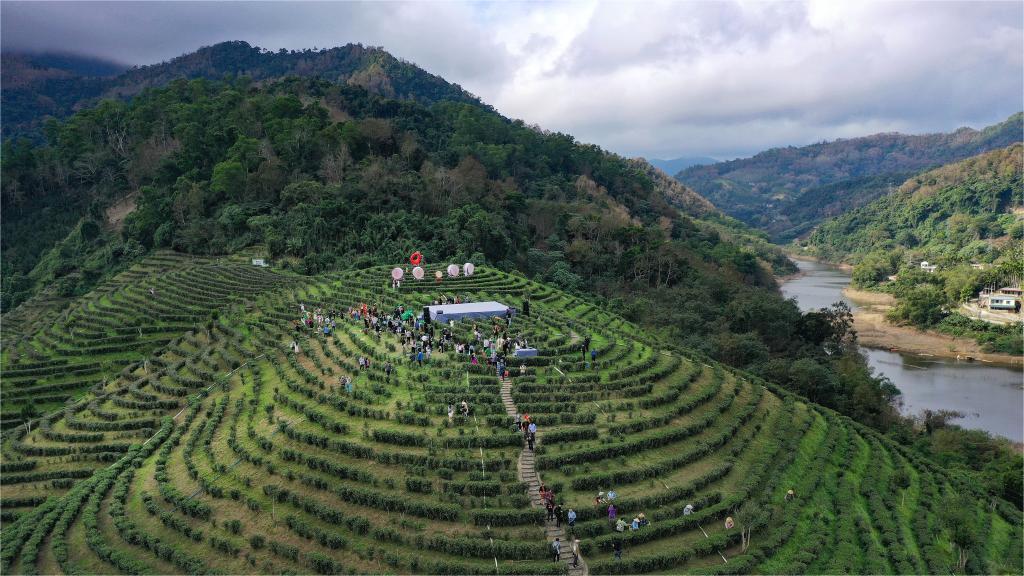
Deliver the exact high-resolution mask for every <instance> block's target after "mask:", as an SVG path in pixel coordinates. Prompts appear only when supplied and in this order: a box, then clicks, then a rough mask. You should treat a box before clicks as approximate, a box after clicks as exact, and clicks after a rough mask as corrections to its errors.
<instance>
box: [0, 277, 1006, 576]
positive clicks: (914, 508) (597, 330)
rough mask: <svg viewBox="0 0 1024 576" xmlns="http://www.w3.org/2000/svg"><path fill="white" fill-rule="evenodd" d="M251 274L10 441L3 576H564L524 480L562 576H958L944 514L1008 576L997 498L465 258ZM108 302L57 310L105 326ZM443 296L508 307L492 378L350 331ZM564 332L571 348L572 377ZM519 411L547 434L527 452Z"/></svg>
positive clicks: (460, 362)
mask: <svg viewBox="0 0 1024 576" xmlns="http://www.w3.org/2000/svg"><path fill="white" fill-rule="evenodd" d="M208 266H211V267H212V266H216V263H209V264H208ZM200 268H201V267H200ZM229 270H234V268H205V269H199V270H197V271H196V272H195V273H191V274H186V273H185V272H184V271H180V272H175V271H165V272H159V271H152V272H150V273H143V274H140V275H139V276H138V277H136V278H134V279H133V280H132V281H131V282H129V284H133V285H137V286H138V289H136V290H132V289H130V287H129V288H118V289H117V290H115V291H114V292H113V293H114V294H121V293H125V294H126V295H125V296H123V297H122V296H119V297H118V298H119V301H125V302H127V301H128V300H130V299H131V297H130V296H131V295H132V294H135V295H138V293H139V292H140V291H141V292H142V295H143V296H145V294H147V293H148V290H147V289H148V287H150V286H151V285H152V283H153V282H155V281H156V280H157V279H160V278H171V279H175V280H174V281H175V282H180V283H181V285H182V286H183V287H182V288H180V289H171V290H168V292H171V291H172V290H173V292H174V296H173V297H166V298H164V299H160V298H159V290H160V288H159V287H158V288H157V291H158V300H159V302H157V303H156V304H154V305H153V306H152V308H153V309H154V310H158V311H159V313H161V314H164V315H166V316H165V318H173V317H174V315H175V314H179V313H180V314H182V315H191V314H193V313H195V312H196V306H195V302H197V301H199V300H200V299H203V298H205V297H207V296H205V293H206V292H208V293H209V294H211V295H212V294H215V293H216V294H229V295H230V294H243V293H244V292H243V290H245V289H246V288H247V287H249V286H253V285H255V284H254V283H255V280H259V278H258V277H254V279H253V281H250V280H249V279H245V280H244V281H242V280H239V278H242V277H243V276H234V274H236V272H230V273H228V271H229ZM244 270H245V271H243V269H239V270H238V272H237V274H239V275H244V274H249V273H253V272H249V270H250V268H248V267H244ZM434 271H435V270H434V269H433V268H432V269H430V270H428V274H433V272H434ZM255 273H258V274H261V273H262V272H255ZM232 278H235V280H232ZM270 278H271V277H267V279H268V280H269V279H270ZM272 278H274V279H275V280H274V281H273V282H270V283H269V284H267V288H266V289H265V290H262V291H258V292H256V293H253V294H251V295H247V296H245V297H244V298H238V299H234V300H231V301H228V302H225V303H223V305H221V306H220V307H218V308H217V310H218V313H217V315H216V317H214V316H213V315H209V314H208V315H207V316H205V317H204V319H203V320H202V321H200V322H199V323H198V324H197V325H196V326H195V327H192V326H191V325H189V329H188V330H187V331H185V332H184V333H183V334H181V335H179V336H175V337H173V338H172V339H171V340H170V341H169V342H167V343H166V344H164V345H162V346H159V347H157V348H154V349H153V351H152V352H149V353H148V354H146V355H145V356H144V357H143V358H142V359H140V360H134V361H132V362H131V363H129V364H128V365H127V366H126V367H124V368H121V369H119V371H118V372H117V373H116V374H115V375H114V376H112V377H111V379H110V381H109V382H107V384H106V385H105V386H103V387H101V388H97V389H95V390H92V389H90V390H88V391H86V392H85V393H84V396H83V397H82V398H81V400H80V401H79V402H77V403H75V404H73V406H72V407H71V408H70V409H68V410H67V411H59V412H57V413H56V414H54V415H53V416H52V417H50V418H47V428H45V429H44V428H43V427H42V426H40V427H39V428H38V429H34V430H33V432H32V433H27V431H24V429H23V428H21V429H15V430H13V431H11V432H10V433H9V434H8V435H5V437H4V439H3V444H2V466H3V468H2V471H0V474H2V475H0V482H2V484H3V502H2V504H3V507H4V513H5V514H7V513H8V510H11V517H13V518H14V519H13V521H10V522H6V523H5V524H4V528H3V531H2V533H0V570H2V571H3V572H4V573H25V574H28V573H46V574H60V573H65V574H67V573H82V574H87V573H103V574H108V573H131V574H136V573H168V574H174V573H207V572H214V571H216V572H227V573H282V572H293V573H312V572H318V573H430V574H439V573H448V574H496V573H497V574H565V573H568V572H569V567H568V564H567V562H566V560H567V555H566V554H565V553H563V554H562V556H561V558H559V561H557V562H556V561H552V560H553V558H552V556H551V553H550V550H551V548H550V538H552V537H554V535H555V533H554V532H553V531H552V530H551V527H550V526H549V525H548V524H546V523H545V521H544V512H543V511H541V510H540V509H539V508H538V507H537V506H536V496H537V493H536V488H537V482H538V481H539V479H540V478H543V480H544V483H545V484H546V485H547V486H549V487H551V488H552V489H553V490H554V491H555V493H556V494H558V495H559V499H560V500H561V501H562V502H563V505H564V506H565V508H566V509H568V508H569V507H572V508H573V509H574V510H576V512H577V514H578V516H577V522H576V526H575V532H576V534H577V536H578V537H579V538H580V540H581V548H582V552H583V556H584V557H585V558H586V563H585V568H583V569H582V570H580V571H579V572H577V573H583V572H585V573H590V574H624V573H628V574H640V573H666V572H667V573H718V572H723V571H727V572H730V573H732V572H769V573H810V572H813V573H825V572H840V571H841V572H848V573H867V572H871V573H891V572H901V573H926V572H927V573H938V572H950V571H957V570H956V564H957V560H958V551H957V550H955V548H953V547H951V546H950V533H949V530H948V527H947V523H946V521H945V520H944V518H945V516H946V509H944V508H943V506H944V503H946V502H948V501H952V500H950V499H951V498H955V501H956V502H957V503H958V506H960V507H961V509H962V510H963V511H964V512H965V514H964V518H965V521H969V522H970V523H971V527H972V530H973V532H972V534H973V535H974V536H975V543H973V544H969V545H968V550H967V558H968V561H967V566H965V567H964V570H959V571H957V573H961V572H964V571H968V572H1014V573H1019V572H1020V571H1021V561H1020V558H1021V544H1020V542H1021V536H1022V526H1021V524H1022V517H1021V514H1020V512H1019V511H1017V510H1015V509H1014V508H1013V507H1012V506H1011V505H1009V504H1008V503H1005V502H1001V501H995V502H992V501H991V500H989V499H987V498H982V497H981V496H980V494H979V492H978V491H977V490H976V488H975V487H973V486H971V485H969V484H968V483H967V482H965V481H964V480H963V479H962V478H959V477H956V476H951V475H949V474H946V473H945V472H944V471H943V470H941V469H939V468H938V467H936V466H935V465H933V464H931V463H929V462H926V461H923V460H921V459H920V458H918V457H916V456H915V455H914V454H912V453H910V452H908V451H906V450H903V449H901V448H899V447H897V446H895V445H894V444H892V443H891V442H889V441H888V440H887V439H886V438H884V437H882V436H879V435H877V434H875V433H874V432H872V431H870V430H867V429H865V428H863V427H861V426H859V425H857V424H855V423H853V422H852V421H850V420H849V419H847V418H844V417H841V416H839V415H837V414H835V413H834V412H831V411H829V410H826V409H823V408H821V407H818V406H815V405H814V404H810V403H808V402H806V401H804V400H803V399H801V398H798V397H795V396H793V395H791V394H787V393H785V392H784V391H782V390H779V389H776V388H774V387H771V386H770V385H769V384H766V383H763V382H760V381H757V380H755V379H753V378H751V377H749V376H748V375H746V374H742V373H737V372H734V371H731V370H729V369H727V368H725V367H723V366H720V365H718V364H715V363H713V362H710V361H707V360H705V359H703V358H700V357H697V356H694V355H689V354H685V353H681V351H679V350H674V349H673V348H672V346H671V345H670V344H671V343H668V342H664V341H660V340H658V339H656V338H653V337H651V336H650V335H647V334H645V333H644V332H643V331H642V330H640V329H639V328H638V327H636V326H635V325H632V324H630V323H628V322H626V321H624V320H623V319H622V318H619V317H616V316H614V315H611V314H608V313H606V312H604V311H602V310H600V309H598V308H596V307H594V306H592V305H590V304H589V303H587V302H586V301H584V300H581V299H580V298H578V297H574V296H571V295H568V294H565V293H563V292H560V291H558V290H555V289H552V288H551V287H550V286H546V285H542V284H538V283H534V282H530V281H528V280H526V279H524V278H522V277H520V276H513V275H508V274H504V273H500V272H497V271H495V270H494V269H491V268H489V267H486V266H481V267H479V268H478V272H477V273H476V274H475V275H473V276H471V277H468V278H467V277H459V278H445V279H444V280H443V281H442V282H440V283H437V282H434V281H426V282H421V283H417V282H408V283H405V284H403V286H402V289H401V290H400V291H395V290H391V289H389V288H388V287H387V286H388V283H387V279H388V269H387V268H383V267H380V268H370V269H366V270H359V271H351V272H345V273H338V274H332V275H327V276H321V277H316V278H310V279H304V280H295V279H291V278H289V277H285V276H280V275H274V276H272ZM189 279H191V280H189ZM243 285H245V286H244V287H243ZM103 294H104V293H100V292H97V293H95V294H91V295H88V296H86V297H85V299H84V300H82V301H81V302H80V303H76V305H80V306H85V305H86V303H89V304H88V305H89V306H102V307H104V309H105V310H109V309H110V308H109V306H107V305H106V302H104V300H103ZM442 294H443V295H445V296H453V295H458V296H460V297H461V298H463V299H470V300H473V301H484V300H497V301H500V302H505V303H508V304H512V305H515V306H519V305H520V303H521V301H522V300H523V299H524V298H525V297H526V296H527V295H529V297H530V300H531V303H532V306H531V312H532V313H531V315H530V316H529V317H525V316H522V317H516V318H515V320H514V321H513V323H512V329H511V331H510V332H509V336H511V337H512V338H517V337H518V338H525V339H526V340H528V342H529V344H530V346H531V347H535V348H537V349H538V350H539V351H540V355H539V356H538V357H535V358H526V359H522V360H514V361H513V362H512V363H511V366H510V369H511V372H512V374H513V375H514V376H513V378H514V380H513V381H511V382H503V381H501V380H499V379H497V378H496V377H495V373H494V370H493V368H488V367H486V366H484V365H481V364H485V362H484V361H483V360H482V356H481V360H480V361H479V363H473V362H472V361H471V360H470V357H469V356H468V354H465V353H461V354H460V353H458V352H456V351H455V350H453V348H452V347H451V346H446V347H444V349H443V350H442V349H441V348H440V347H435V348H434V349H433V350H432V351H431V354H429V355H425V357H424V358H423V359H422V363H421V362H420V359H419V358H418V357H417V356H415V355H411V349H410V347H409V344H408V342H407V340H406V339H405V338H399V337H397V336H396V335H394V334H393V333H391V332H389V331H387V330H382V331H380V332H378V331H377V330H376V327H375V326H374V325H373V324H372V323H371V322H370V321H369V320H368V319H367V317H366V316H365V315H361V316H360V317H359V318H356V317H354V314H351V313H350V312H351V310H352V309H362V305H363V304H364V303H365V304H366V305H367V308H368V309H372V308H373V307H375V306H376V307H378V308H379V309H380V310H383V311H386V312H388V313H390V312H391V311H392V310H393V309H394V308H395V307H396V306H400V305H404V306H406V307H407V308H409V309H412V310H419V309H420V307H421V306H423V305H424V304H426V303H429V302H431V301H433V300H435V299H438V298H440V297H441V296H442ZM196 295H198V296H196ZM211 301H212V300H211ZM139 305H140V306H141V305H142V304H141V303H140V304H139ZM302 307H305V309H306V310H308V311H316V310H317V309H320V311H321V312H323V311H327V312H328V313H329V312H331V311H336V312H338V314H337V315H336V317H335V318H336V323H335V326H334V327H333V329H331V330H328V331H327V333H325V332H324V331H323V330H322V329H310V328H308V327H303V326H301V325H297V324H296V323H295V321H296V320H297V319H298V318H299V315H300V313H301V309H302ZM115 308H116V305H115ZM91 309H97V308H91ZM165 321H168V322H170V321H171V320H165ZM174 321H176V322H179V323H180V324H182V325H184V324H186V323H187V322H186V321H185V320H181V319H175V320H174ZM497 323H498V324H501V320H500V319H498V321H497ZM473 324H474V323H473V321H465V322H459V323H455V324H454V325H452V326H439V327H436V329H437V330H444V329H447V330H450V331H451V333H452V338H453V339H454V341H455V342H460V343H471V344H473V345H474V348H475V351H477V352H478V353H480V351H481V349H482V348H483V347H484V342H483V341H484V340H489V339H492V338H493V331H492V330H493V329H492V328H491V327H492V320H491V319H481V320H477V326H476V328H477V330H479V332H480V333H481V336H480V338H479V339H477V336H476V334H475V332H474V325H473ZM404 329H408V330H412V329H413V326H412V325H411V324H410V323H406V324H405V325H404ZM573 335H579V336H581V337H589V338H590V339H591V347H592V348H593V349H594V350H596V358H594V359H593V361H591V360H592V359H591V357H590V356H589V355H587V356H583V355H582V354H581V351H580V346H579V344H578V339H576V338H574V336H573ZM414 336H418V334H416V335H414ZM35 342H36V344H38V345H39V346H40V347H39V348H38V352H39V353H41V354H42V353H45V352H46V349H45V346H43V342H42V341H38V340H36V341H35ZM296 349H297V351H296ZM21 350H22V351H23V352H26V353H27V350H28V347H27V345H24V344H23V348H22V349H21ZM5 351H6V348H5ZM360 360H362V361H360ZM5 361H6V359H5ZM389 365H390V366H391V367H392V368H393V369H392V370H390V371H388V370H386V369H385V368H386V367H387V366H389ZM5 386H6V384H5ZM462 402H466V404H467V406H468V408H469V411H470V416H468V417H465V416H463V415H462V414H461V413H459V411H458V410H456V409H455V408H454V407H455V406H459V405H461V403H462ZM449 407H452V408H451V412H452V413H451V415H449ZM515 411H519V412H521V413H529V414H530V415H531V417H532V418H533V420H534V421H536V422H537V424H538V426H539V428H540V430H541V432H542V434H541V441H540V443H539V444H538V445H537V447H536V450H535V452H534V453H533V454H532V458H531V455H529V454H526V455H524V450H523V445H522V437H521V435H520V434H518V433H515V432H514V431H513V430H512V422H513V420H512V418H513V416H514V413H515ZM19 430H22V431H21V432H19ZM531 463H532V466H531ZM531 472H532V474H531ZM609 489H611V490H615V491H616V492H617V493H618V498H617V499H616V506H617V507H618V514H619V516H620V517H621V518H623V519H625V520H626V521H627V522H628V521H630V520H632V519H633V518H634V517H639V514H640V513H643V514H644V515H645V517H646V518H647V519H648V520H650V524H649V525H646V526H643V527H641V528H639V529H638V530H629V529H626V530H624V531H622V532H619V531H616V530H615V528H614V525H613V524H610V523H609V522H608V519H607V512H606V510H605V508H606V507H605V506H601V507H599V506H596V505H595V504H594V496H595V494H597V493H598V491H605V492H607V491H608V490H609ZM790 489H792V490H794V492H795V494H796V499H795V500H793V501H787V500H785V498H784V496H785V494H786V491H787V490H790ZM50 494H53V495H54V497H52V498H49V499H44V498H45V496H47V495H50ZM689 506H692V508H688V507H689ZM687 510H691V511H692V513H689V514H688V513H687ZM727 517H732V518H733V519H734V520H735V525H734V526H733V527H732V528H726V526H725V519H726V518H727ZM822 527H827V529H822ZM741 531H744V532H746V533H748V534H750V536H751V537H750V540H749V542H748V545H746V546H744V542H743V538H742V537H741ZM563 540H568V537H567V536H566V537H565V538H563ZM616 542H619V543H621V545H622V549H623V554H622V557H621V559H616V558H615V557H614V555H613V545H614V544H615V543H616ZM566 544H567V545H566V546H565V547H564V548H563V550H564V551H566V552H567V551H568V548H569V546H568V542H567V543H566ZM726 561H727V563H726Z"/></svg>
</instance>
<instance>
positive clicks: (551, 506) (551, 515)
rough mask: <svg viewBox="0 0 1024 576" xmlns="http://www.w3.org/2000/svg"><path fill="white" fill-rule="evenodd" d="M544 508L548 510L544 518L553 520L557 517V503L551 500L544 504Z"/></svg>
mask: <svg viewBox="0 0 1024 576" xmlns="http://www.w3.org/2000/svg"><path fill="white" fill-rule="evenodd" d="M544 508H545V509H546V510H547V516H545V517H544V520H553V519H554V518H555V505H554V504H552V503H551V502H550V501H549V502H547V503H546V504H545V505H544Z"/></svg>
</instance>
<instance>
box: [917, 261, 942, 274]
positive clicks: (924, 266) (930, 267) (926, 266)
mask: <svg viewBox="0 0 1024 576" xmlns="http://www.w3.org/2000/svg"><path fill="white" fill-rule="evenodd" d="M938 268H939V267H938V266H937V265H935V264H931V263H929V262H928V261H927V260H923V261H921V270H924V271H925V272H935V271H936V270H938Z"/></svg>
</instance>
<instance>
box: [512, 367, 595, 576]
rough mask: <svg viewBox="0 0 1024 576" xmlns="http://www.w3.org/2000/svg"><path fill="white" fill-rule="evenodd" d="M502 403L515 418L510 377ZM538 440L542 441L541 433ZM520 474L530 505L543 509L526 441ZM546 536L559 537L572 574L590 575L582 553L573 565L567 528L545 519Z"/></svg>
mask: <svg viewBox="0 0 1024 576" xmlns="http://www.w3.org/2000/svg"><path fill="white" fill-rule="evenodd" d="M501 403H502V404H503V405H504V406H505V412H506V413H507V414H508V415H509V416H511V417H513V418H515V416H516V414H517V413H518V412H519V411H518V409H517V408H516V404H515V402H513V401H512V380H511V379H509V378H502V379H501ZM537 440H538V442H540V437H539V435H538V438H537ZM518 476H519V479H520V480H521V481H523V482H526V483H527V485H528V486H529V488H528V490H529V496H530V505H531V506H534V507H535V508H540V509H542V510H543V509H544V501H543V499H542V498H541V497H540V484H541V482H540V474H538V473H537V467H536V461H535V456H534V454H533V451H531V450H529V449H527V448H526V443H525V442H524V443H523V450H522V451H521V452H520V453H519V463H518ZM544 536H545V537H546V538H547V540H548V542H549V543H550V542H554V541H555V538H558V539H559V541H560V542H561V543H562V547H561V554H560V555H559V560H561V561H562V562H565V563H566V565H567V566H568V567H569V574H570V575H571V576H587V575H588V571H587V563H586V562H584V561H583V555H582V554H581V555H580V565H579V567H577V568H573V567H572V540H571V539H570V537H569V534H568V532H566V530H564V529H563V528H562V527H560V526H558V525H557V523H556V522H555V521H554V520H545V521H544Z"/></svg>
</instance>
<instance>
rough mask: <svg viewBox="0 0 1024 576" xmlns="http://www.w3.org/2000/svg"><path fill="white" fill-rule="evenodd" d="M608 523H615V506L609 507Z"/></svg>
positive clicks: (610, 505)
mask: <svg viewBox="0 0 1024 576" xmlns="http://www.w3.org/2000/svg"><path fill="white" fill-rule="evenodd" d="M608 521H609V522H615V504H609V505H608Z"/></svg>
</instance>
